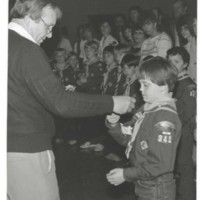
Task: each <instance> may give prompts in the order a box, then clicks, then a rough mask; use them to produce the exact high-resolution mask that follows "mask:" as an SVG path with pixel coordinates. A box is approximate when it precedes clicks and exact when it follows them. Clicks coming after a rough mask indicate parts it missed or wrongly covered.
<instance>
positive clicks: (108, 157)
mask: <svg viewBox="0 0 200 200" xmlns="http://www.w3.org/2000/svg"><path fill="white" fill-rule="evenodd" d="M105 157H106V158H107V159H108V160H112V161H116V162H120V161H121V158H120V157H119V156H118V155H116V154H114V153H109V154H108V155H107V156H105Z"/></svg>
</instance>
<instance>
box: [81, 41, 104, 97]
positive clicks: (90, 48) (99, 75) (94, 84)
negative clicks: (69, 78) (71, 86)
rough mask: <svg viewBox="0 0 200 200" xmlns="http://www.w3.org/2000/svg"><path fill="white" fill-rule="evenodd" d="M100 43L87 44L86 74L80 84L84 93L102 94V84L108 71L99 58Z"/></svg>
mask: <svg viewBox="0 0 200 200" xmlns="http://www.w3.org/2000/svg"><path fill="white" fill-rule="evenodd" d="M98 48H99V43H98V42H97V41H95V40H91V41H88V42H87V43H86V44H85V53H86V57H87V59H88V60H87V62H86V63H85V68H84V74H83V75H82V76H81V78H80V80H79V81H78V84H79V85H80V88H81V89H82V91H83V92H85V93H89V94H101V89H100V87H101V83H102V81H103V74H104V72H105V70H106V66H105V64H104V63H103V62H102V61H100V60H99V58H98Z"/></svg>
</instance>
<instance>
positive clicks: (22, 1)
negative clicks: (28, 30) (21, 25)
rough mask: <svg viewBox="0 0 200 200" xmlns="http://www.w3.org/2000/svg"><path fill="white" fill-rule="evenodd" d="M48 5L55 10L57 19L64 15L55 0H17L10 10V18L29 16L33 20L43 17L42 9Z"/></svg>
mask: <svg viewBox="0 0 200 200" xmlns="http://www.w3.org/2000/svg"><path fill="white" fill-rule="evenodd" d="M46 6H49V7H51V8H52V9H53V10H55V12H56V15H57V19H60V18H61V17H62V11H61V10H60V8H59V7H58V6H57V5H56V3H55V1H53V0H16V2H15V4H14V6H13V8H12V9H11V11H10V18H11V19H13V18H24V17H25V16H29V17H30V18H31V19H33V20H37V19H39V18H41V14H42V9H43V8H44V7H46Z"/></svg>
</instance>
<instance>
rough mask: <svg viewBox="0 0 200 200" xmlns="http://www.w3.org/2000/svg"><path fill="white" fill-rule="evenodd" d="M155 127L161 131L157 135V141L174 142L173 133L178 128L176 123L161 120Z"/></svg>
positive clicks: (163, 142)
mask: <svg viewBox="0 0 200 200" xmlns="http://www.w3.org/2000/svg"><path fill="white" fill-rule="evenodd" d="M155 127H156V128H157V130H158V131H159V134H158V135H157V141H158V142H159V143H162V144H171V143H172V142H173V135H174V132H175V130H176V126H175V124H174V123H172V122H169V121H161V122H158V123H157V124H155Z"/></svg>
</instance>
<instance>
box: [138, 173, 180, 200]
mask: <svg viewBox="0 0 200 200" xmlns="http://www.w3.org/2000/svg"><path fill="white" fill-rule="evenodd" d="M135 194H136V196H137V200H175V196H176V184H175V180H174V175H173V173H167V174H164V175H161V176H159V177H156V178H155V179H152V180H137V181H135Z"/></svg>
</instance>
